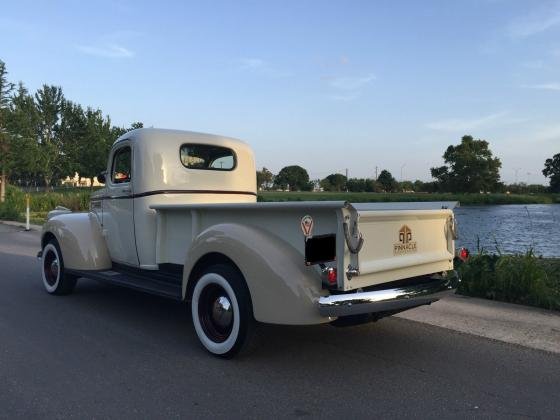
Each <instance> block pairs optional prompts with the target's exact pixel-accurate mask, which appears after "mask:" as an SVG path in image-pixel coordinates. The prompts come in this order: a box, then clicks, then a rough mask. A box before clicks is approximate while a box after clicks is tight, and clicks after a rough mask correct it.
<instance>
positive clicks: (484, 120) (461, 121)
mask: <svg viewBox="0 0 560 420" xmlns="http://www.w3.org/2000/svg"><path fill="white" fill-rule="evenodd" d="M506 115H507V112H505V111H503V112H498V113H495V114H490V115H485V116H482V117H479V118H450V119H444V120H439V121H434V122H430V123H427V124H426V127H427V128H429V129H431V130H436V131H461V132H467V131H471V130H475V129H477V128H481V127H488V126H492V125H496V124H497V123H505V122H506V121H505V120H504V117H505V116H506ZM510 122H511V121H510Z"/></svg>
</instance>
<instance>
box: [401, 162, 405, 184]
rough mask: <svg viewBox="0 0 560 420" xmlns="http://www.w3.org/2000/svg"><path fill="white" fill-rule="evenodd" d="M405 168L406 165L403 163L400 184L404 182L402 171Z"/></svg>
mask: <svg viewBox="0 0 560 420" xmlns="http://www.w3.org/2000/svg"><path fill="white" fill-rule="evenodd" d="M405 166H406V163H403V164H402V166H401V182H403V181H404V179H403V169H404V167H405Z"/></svg>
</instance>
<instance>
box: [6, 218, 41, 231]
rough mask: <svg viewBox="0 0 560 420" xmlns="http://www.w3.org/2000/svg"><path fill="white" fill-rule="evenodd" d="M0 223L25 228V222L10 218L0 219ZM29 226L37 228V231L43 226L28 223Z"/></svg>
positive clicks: (32, 228)
mask: <svg viewBox="0 0 560 420" xmlns="http://www.w3.org/2000/svg"><path fill="white" fill-rule="evenodd" d="M0 224H3V225H8V226H15V227H18V228H22V229H25V222H15V221H12V220H0ZM29 227H30V229H31V230H37V231H39V232H40V231H41V230H42V229H43V226H41V225H32V224H30V225H29Z"/></svg>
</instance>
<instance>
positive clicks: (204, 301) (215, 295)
mask: <svg viewBox="0 0 560 420" xmlns="http://www.w3.org/2000/svg"><path fill="white" fill-rule="evenodd" d="M198 316H199V319H200V324H201V327H202V329H203V331H204V334H205V335H206V336H207V337H208V338H209V339H210V340H212V341H214V342H215V343H223V342H224V341H226V340H227V339H228V337H229V336H230V334H231V331H232V329H233V320H234V314H233V305H232V303H231V300H230V298H229V296H228V294H227V292H226V291H225V290H224V289H223V288H222V287H221V286H220V285H217V284H209V285H208V286H206V287H205V288H204V290H202V292H201V293H200V297H199V300H198Z"/></svg>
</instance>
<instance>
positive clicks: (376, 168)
mask: <svg viewBox="0 0 560 420" xmlns="http://www.w3.org/2000/svg"><path fill="white" fill-rule="evenodd" d="M378 169H379V168H378V167H377V166H376V167H375V180H376V181H377V170H378Z"/></svg>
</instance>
